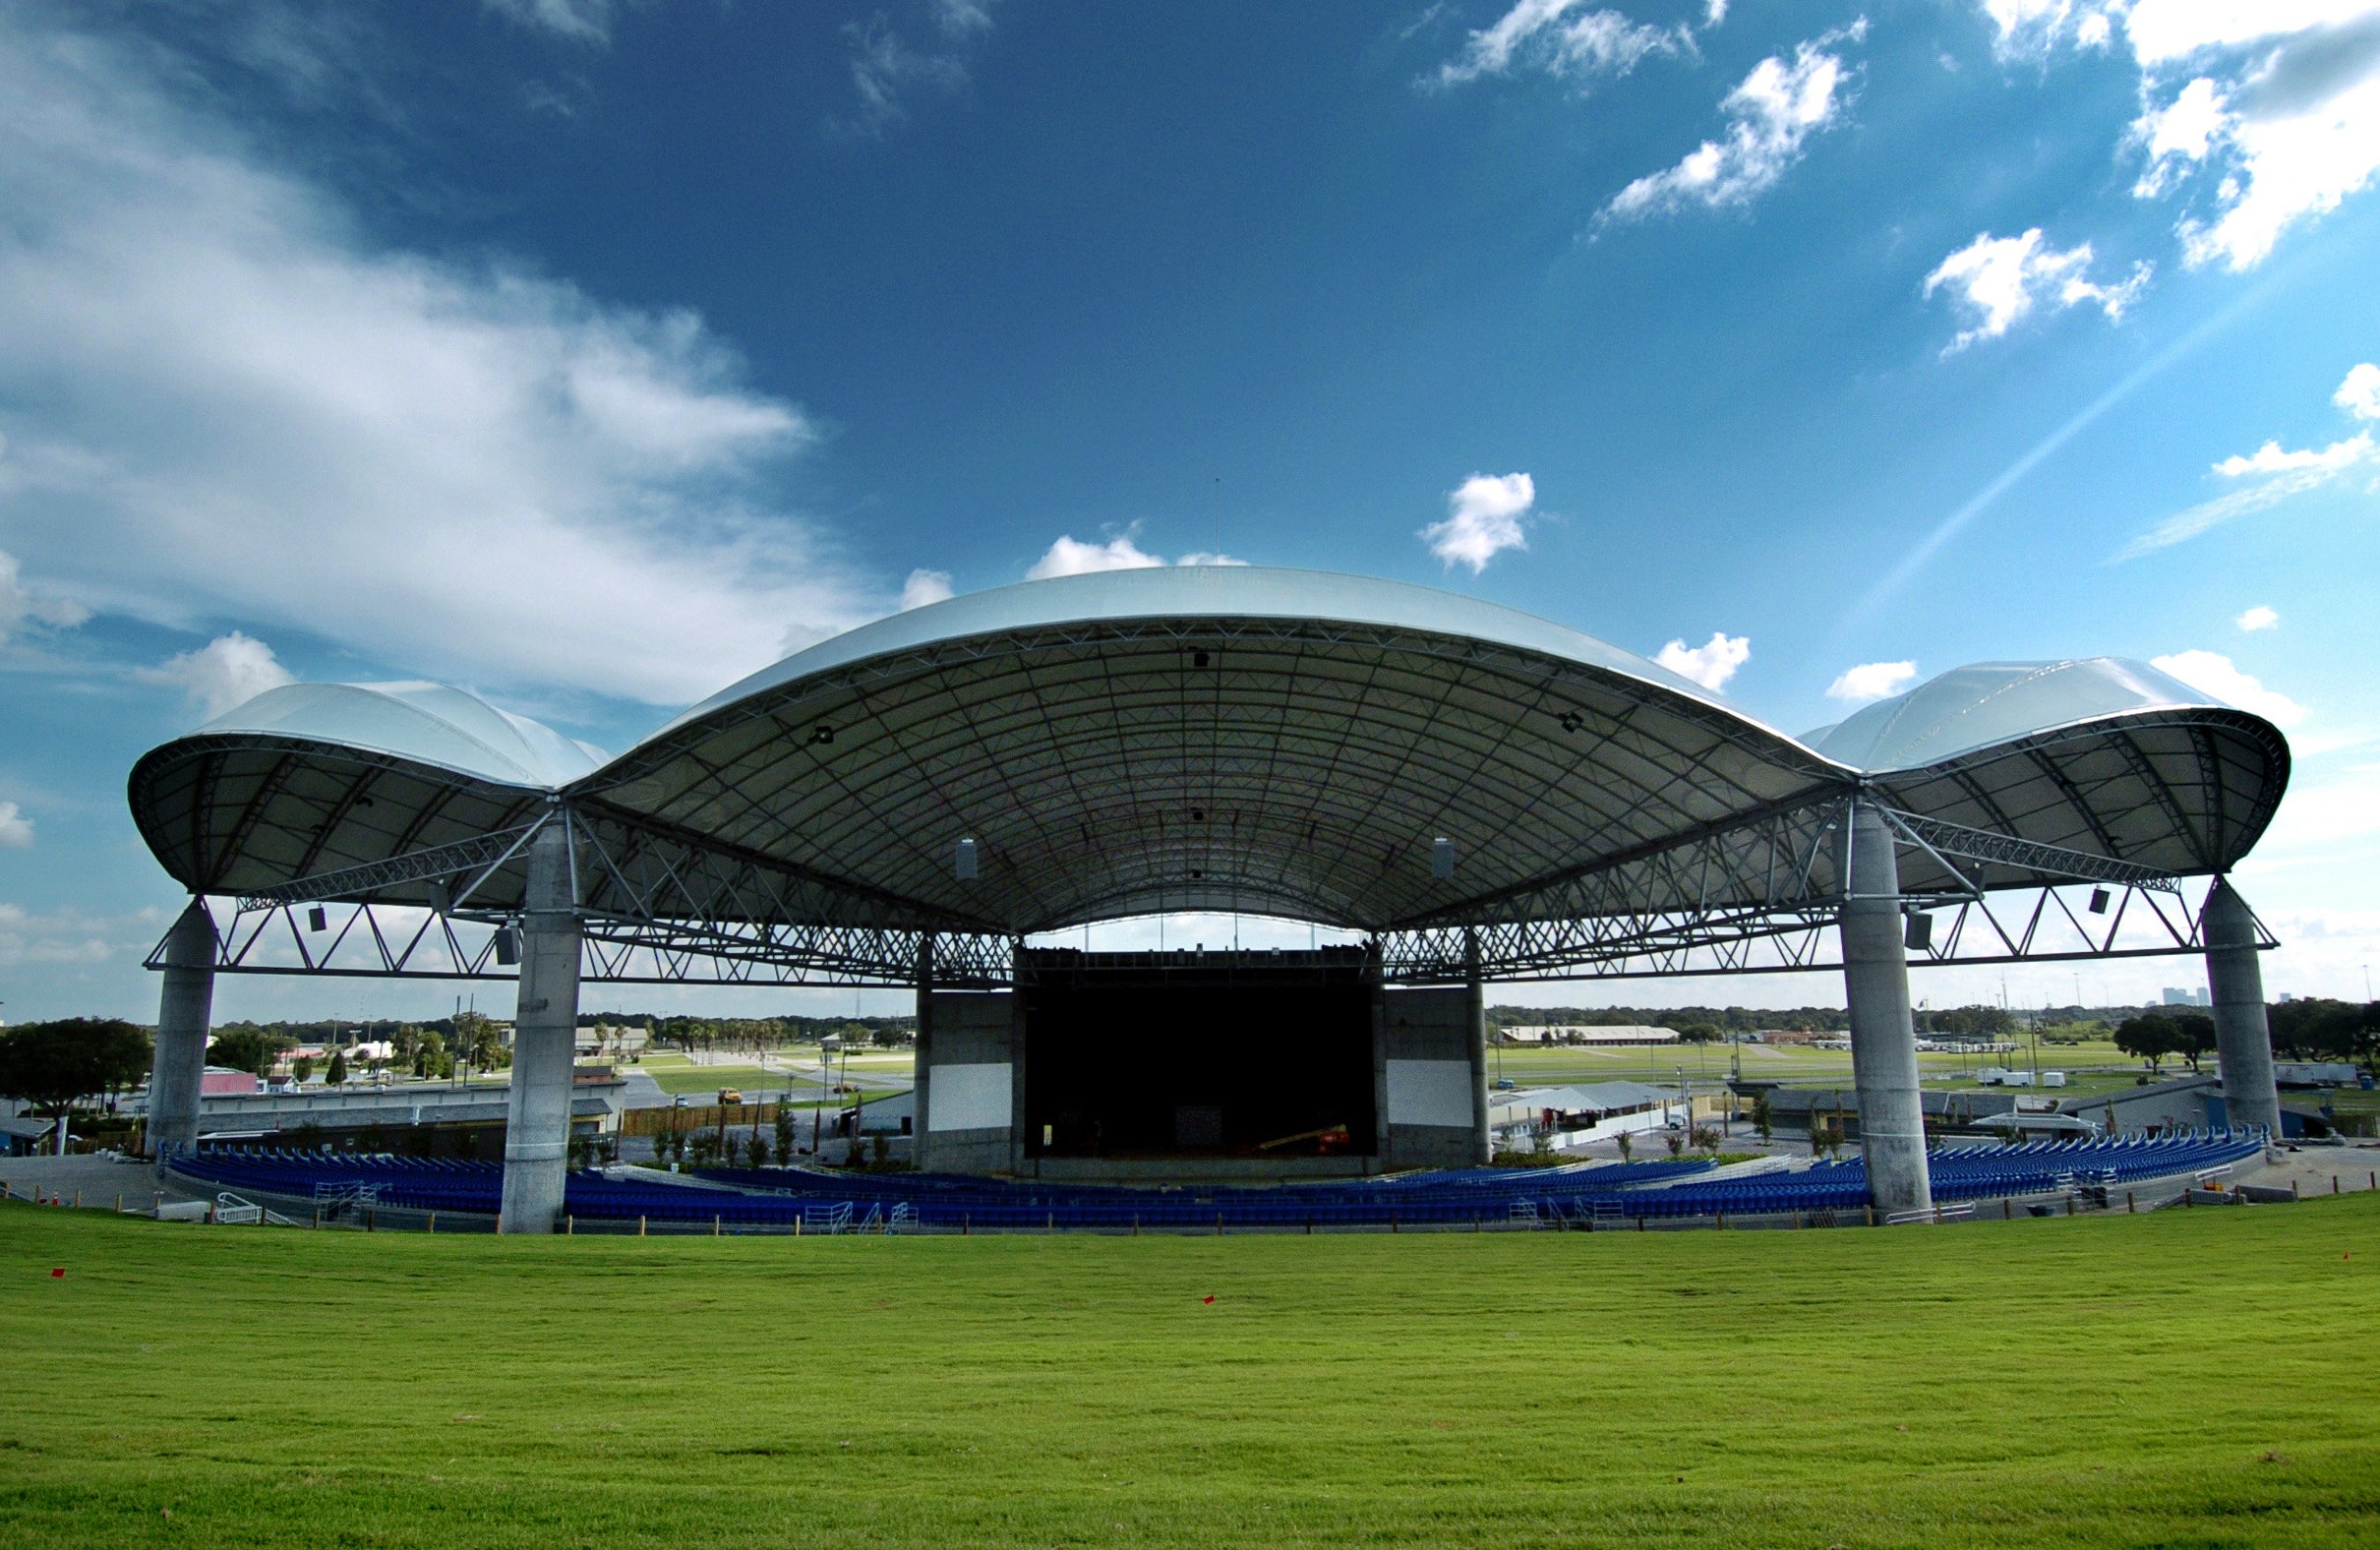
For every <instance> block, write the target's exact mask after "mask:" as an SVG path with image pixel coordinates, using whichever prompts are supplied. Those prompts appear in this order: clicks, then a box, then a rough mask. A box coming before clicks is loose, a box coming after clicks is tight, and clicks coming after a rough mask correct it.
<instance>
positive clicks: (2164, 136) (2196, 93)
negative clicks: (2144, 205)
mask: <svg viewBox="0 0 2380 1550" xmlns="http://www.w3.org/2000/svg"><path fill="white" fill-rule="evenodd" d="M2226 100H2227V99H2226V98H2225V96H2224V94H2223V89H2222V88H2220V87H2218V86H2217V85H2216V84H2215V83H2214V82H2213V81H2211V80H2209V79H2208V78H2207V77H2205V76H2200V77H2199V78H2197V79H2196V80H2194V81H2192V82H2191V83H2190V84H2189V85H2188V86H2186V87H2183V88H2182V89H2181V91H2180V94H2179V95H2177V96H2175V97H2174V98H2173V100H2172V101H2171V102H2169V103H2167V104H2166V105H2165V106H2164V107H2161V108H2152V109H2150V110H2148V111H2146V112H2144V113H2142V114H2141V116H2140V117H2138V118H2136V119H2134V120H2133V121H2132V136H2133V138H2134V139H2135V140H2137V141H2139V143H2140V145H2141V146H2142V148H2143V149H2145V150H2147V152H2148V156H2149V164H2148V166H2147V168H2146V169H2144V170H2143V171H2142V172H2141V174H2140V181H2139V182H2137V183H2135V184H2134V185H2133V186H2132V192H2133V194H2135V195H2136V196H2138V197H2139V198H2141V199H2154V198H2155V197H2157V196H2158V195H2160V194H2163V193H2164V192H2165V191H2166V190H2167V189H2168V188H2169V187H2171V186H2172V183H2173V181H2174V180H2175V179H2176V178H2177V177H2179V176H2180V175H2181V173H2182V172H2183V171H2184V170H2185V166H2184V163H2189V164H2193V165H2194V164H2196V163H2198V162H2202V161H2204V160H2206V158H2207V154H2208V152H2209V151H2211V150H2212V149H2214V148H2215V144H2216V142H2217V141H2218V140H2219V139H2220V138H2221V137H2222V135H2223V133H2224V130H2225V128H2226V127H2227V126H2228V125H2229V124H2230V122H2231V112H2230V110H2229V108H2228V107H2227V106H2226Z"/></svg>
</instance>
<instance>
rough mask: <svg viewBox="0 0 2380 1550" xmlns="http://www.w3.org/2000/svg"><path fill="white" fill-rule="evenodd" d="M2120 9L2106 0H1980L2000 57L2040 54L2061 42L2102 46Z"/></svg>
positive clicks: (2083, 46)
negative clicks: (2096, 1)
mask: <svg viewBox="0 0 2380 1550" xmlns="http://www.w3.org/2000/svg"><path fill="white" fill-rule="evenodd" d="M2121 9H2122V7H2121V5H2120V4H2119V3H2116V4H2111V3H2108V0H2101V3H2099V4H2092V3H2088V0H2083V3H2077V0H1983V11H1984V15H1985V17H1986V18H1987V19H1988V20H1990V22H1991V23H1992V27H1993V39H1992V46H1993V52H1995V53H1997V54H1999V55H2000V56H2001V57H2002V58H2019V57H2033V56H2039V55H2041V54H2045V53H2047V52H2049V50H2051V49H2052V48H2053V47H2056V46H2057V45H2059V44H2061V43H2072V44H2074V45H2075V46H2077V47H2081V48H2103V47H2105V46H2106V45H2107V43H2108V41H2109V37H2110V32H2111V29H2110V27H2109V20H2108V19H2109V15H2110V13H2111V12H2114V13H2117V14H2120V13H2121Z"/></svg>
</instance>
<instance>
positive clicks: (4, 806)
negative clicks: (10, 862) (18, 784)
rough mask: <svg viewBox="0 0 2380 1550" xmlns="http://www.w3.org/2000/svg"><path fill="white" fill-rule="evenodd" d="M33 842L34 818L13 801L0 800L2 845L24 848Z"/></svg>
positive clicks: (0, 835)
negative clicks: (28, 815)
mask: <svg viewBox="0 0 2380 1550" xmlns="http://www.w3.org/2000/svg"><path fill="white" fill-rule="evenodd" d="M32 843H33V820H32V819H30V818H29V817H27V816H26V815H25V813H24V811H23V809H21V808H20V807H18V805H16V804H15V803H13V802H0V847H7V848H13V849H17V850H23V849H24V848H25V847H26V846H28V845H30V844H32Z"/></svg>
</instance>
